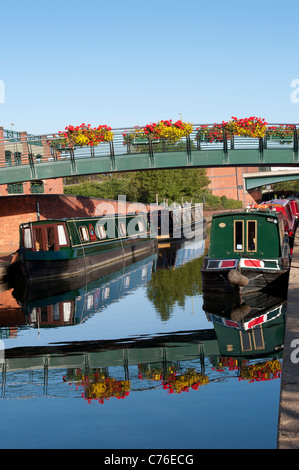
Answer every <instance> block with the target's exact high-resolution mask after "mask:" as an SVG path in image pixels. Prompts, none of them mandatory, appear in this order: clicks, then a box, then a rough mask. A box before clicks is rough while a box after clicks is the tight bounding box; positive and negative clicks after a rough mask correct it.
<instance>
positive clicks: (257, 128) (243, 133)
mask: <svg viewBox="0 0 299 470" xmlns="http://www.w3.org/2000/svg"><path fill="white" fill-rule="evenodd" d="M224 125H225V129H226V131H227V132H228V133H230V134H231V135H238V136H240V137H254V138H260V137H264V136H265V134H266V130H267V127H266V126H267V123H266V122H265V119H261V118H257V117H255V116H251V117H249V118H244V119H238V118H236V117H234V116H232V119H231V121H228V122H226V123H224Z"/></svg>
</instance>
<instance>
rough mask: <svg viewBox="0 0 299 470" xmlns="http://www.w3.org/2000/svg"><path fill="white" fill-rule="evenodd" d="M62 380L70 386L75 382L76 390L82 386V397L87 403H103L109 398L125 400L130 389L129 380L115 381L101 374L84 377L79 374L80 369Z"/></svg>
mask: <svg viewBox="0 0 299 470" xmlns="http://www.w3.org/2000/svg"><path fill="white" fill-rule="evenodd" d="M63 380H64V381H70V384H71V383H72V382H75V383H76V387H77V388H78V387H79V386H82V387H83V389H84V392H82V397H83V398H84V399H85V400H87V401H88V402H90V401H91V400H98V401H99V402H100V403H104V400H108V399H109V398H111V397H115V398H118V399H121V398H125V397H127V396H128V395H129V393H130V389H131V382H130V381H129V380H116V379H114V378H113V377H108V376H107V374H105V373H102V372H93V373H90V374H89V375H85V374H82V373H81V369H79V370H76V372H75V374H68V377H67V378H66V377H64V378H63Z"/></svg>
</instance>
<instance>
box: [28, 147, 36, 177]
mask: <svg viewBox="0 0 299 470" xmlns="http://www.w3.org/2000/svg"><path fill="white" fill-rule="evenodd" d="M26 143H27V152H28V161H29V165H30V171H31V178H33V179H34V178H36V171H35V166H34V160H33V153H32V147H31V143H30V142H28V139H26Z"/></svg>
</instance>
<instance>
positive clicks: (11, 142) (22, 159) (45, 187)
mask: <svg viewBox="0 0 299 470" xmlns="http://www.w3.org/2000/svg"><path fill="white" fill-rule="evenodd" d="M26 137H27V132H26V131H21V132H15V131H9V130H7V129H3V127H0V162H3V163H4V164H5V166H7V167H9V166H12V165H22V164H25V163H28V147H27V142H26ZM33 147H34V149H33V150H34V158H35V161H38V159H39V157H40V158H41V156H42V155H43V157H48V158H51V149H50V147H49V146H48V145H47V141H46V138H41V140H40V142H38V143H35V144H34V145H33ZM1 166H2V163H1ZM61 193H63V180H62V178H55V179H47V180H34V181H29V182H20V183H13V184H2V185H0V196H8V195H10V194H61Z"/></svg>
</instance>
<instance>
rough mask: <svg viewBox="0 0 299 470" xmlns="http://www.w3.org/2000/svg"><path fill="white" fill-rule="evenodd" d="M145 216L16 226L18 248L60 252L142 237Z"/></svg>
mask: <svg viewBox="0 0 299 470" xmlns="http://www.w3.org/2000/svg"><path fill="white" fill-rule="evenodd" d="M147 232H148V223H147V219H146V214H142V213H141V214H138V215H136V214H134V215H126V216H124V215H122V216H119V215H114V214H113V215H111V217H110V216H103V217H98V218H96V217H87V218H82V219H81V218H78V219H77V218H73V219H61V220H41V221H37V222H30V223H25V224H21V225H20V247H25V248H27V250H29V251H62V250H69V249H70V248H75V247H82V246H90V247H92V246H93V245H99V244H100V243H101V242H105V241H106V242H108V241H111V240H120V239H123V238H128V237H129V238H134V237H135V238H136V237H141V236H143V237H144V236H146V234H147Z"/></svg>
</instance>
